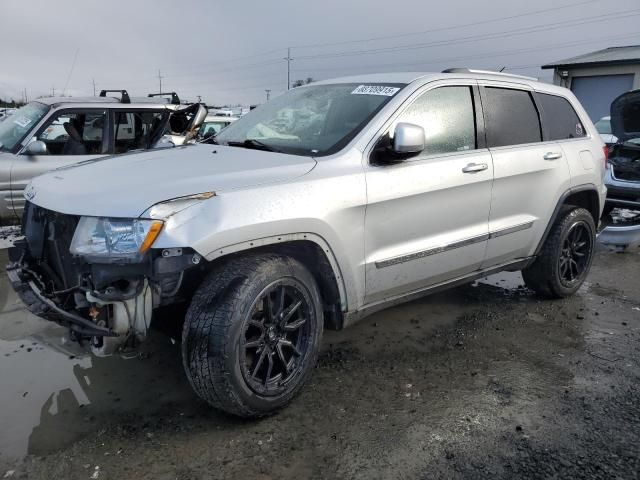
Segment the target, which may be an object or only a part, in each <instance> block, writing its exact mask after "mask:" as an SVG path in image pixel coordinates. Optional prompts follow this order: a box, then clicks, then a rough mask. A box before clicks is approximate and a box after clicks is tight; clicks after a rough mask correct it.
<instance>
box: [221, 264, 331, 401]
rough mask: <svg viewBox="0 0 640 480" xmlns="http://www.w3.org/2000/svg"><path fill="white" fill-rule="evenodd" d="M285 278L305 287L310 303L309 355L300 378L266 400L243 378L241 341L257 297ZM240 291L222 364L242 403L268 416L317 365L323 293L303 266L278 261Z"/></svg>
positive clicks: (263, 270) (245, 282) (249, 279)
mask: <svg viewBox="0 0 640 480" xmlns="http://www.w3.org/2000/svg"><path fill="white" fill-rule="evenodd" d="M286 278H293V279H295V280H297V281H298V282H299V283H300V284H302V285H301V286H302V287H304V288H305V290H306V291H305V292H304V294H305V296H307V298H308V299H309V300H310V305H309V310H310V317H311V318H309V319H308V321H310V322H311V324H312V325H311V328H310V329H309V336H310V338H309V350H308V351H307V353H306V356H305V359H304V365H303V366H302V368H301V369H300V371H299V373H298V376H297V378H293V379H291V380H290V382H289V388H287V389H286V390H285V391H284V392H283V393H281V394H279V395H275V396H264V395H260V394H258V393H256V392H255V391H254V390H253V389H251V387H250V386H249V385H248V384H247V382H246V380H245V378H244V376H243V374H242V370H241V367H240V337H241V336H242V335H243V333H244V323H245V320H246V318H247V316H248V315H249V310H250V309H251V306H252V305H253V303H254V301H255V300H256V299H257V297H258V295H259V294H260V293H261V292H262V291H263V290H264V289H265V288H266V287H267V286H268V285H270V284H272V283H273V282H275V281H278V280H282V279H286ZM238 289H239V292H238V293H239V294H240V295H239V297H240V301H238V302H236V305H235V308H234V309H233V313H232V315H231V318H230V319H229V328H228V336H229V338H228V341H227V343H226V351H225V352H224V353H223V355H224V357H223V359H222V360H223V361H224V362H225V370H226V371H227V372H229V373H230V375H229V377H228V380H229V383H230V384H231V387H232V390H233V392H234V394H235V395H236V396H237V397H238V400H239V402H240V403H242V404H243V405H245V406H246V407H248V408H249V409H250V410H252V411H258V412H264V413H269V412H272V411H274V410H276V409H278V408H280V407H282V406H283V405H285V404H286V403H288V402H289V401H290V400H291V398H293V397H294V396H295V394H296V393H297V392H298V390H299V389H300V388H301V387H302V385H303V384H304V383H305V382H306V380H307V378H308V377H309V376H310V374H311V373H312V371H313V367H314V366H315V364H316V360H317V356H318V350H319V348H320V341H321V338H322V328H323V325H322V303H321V300H320V292H319V290H318V287H317V285H316V282H315V280H314V279H313V277H312V275H311V274H310V273H309V271H308V270H307V269H306V268H305V267H304V266H303V265H301V264H300V263H298V262H297V261H295V260H293V259H290V258H276V259H274V260H273V261H270V262H267V263H264V264H262V265H261V267H260V268H259V269H257V270H256V272H255V274H254V275H253V276H252V277H250V278H246V279H245V281H243V282H242V283H241V284H240V285H239V286H238ZM210 352H212V350H210ZM221 353H222V352H221ZM220 360H221V359H220V358H216V355H213V356H212V355H210V356H209V362H218V361H220Z"/></svg>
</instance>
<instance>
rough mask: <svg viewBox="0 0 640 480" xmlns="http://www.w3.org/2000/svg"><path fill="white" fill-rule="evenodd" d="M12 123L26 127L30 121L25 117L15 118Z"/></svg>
mask: <svg viewBox="0 0 640 480" xmlns="http://www.w3.org/2000/svg"><path fill="white" fill-rule="evenodd" d="M13 123H15V124H16V125H18V126H19V127H22V128H26V127H27V125H29V124H30V123H31V119H30V118H27V117H22V118H16V119H15V120H14V121H13Z"/></svg>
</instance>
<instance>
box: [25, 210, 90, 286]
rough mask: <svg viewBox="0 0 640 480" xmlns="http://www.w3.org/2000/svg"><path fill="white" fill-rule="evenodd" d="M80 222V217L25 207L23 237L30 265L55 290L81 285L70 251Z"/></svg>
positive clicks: (76, 266)
mask: <svg viewBox="0 0 640 480" xmlns="http://www.w3.org/2000/svg"><path fill="white" fill-rule="evenodd" d="M79 220H80V217H78V216H75V215H65V214H62V213H58V212H53V211H51V210H47V209H45V208H42V207H39V206H37V205H35V204H33V203H29V202H27V204H26V205H25V210H24V216H23V220H22V233H23V234H24V236H25V239H26V241H27V247H28V251H29V257H30V261H31V263H33V264H34V268H36V269H37V270H38V271H39V273H40V274H41V275H42V277H43V278H44V279H45V280H46V283H47V286H48V287H49V288H51V289H52V290H63V289H68V288H71V287H74V286H76V285H77V284H78V278H79V269H78V265H77V263H76V261H75V260H74V258H73V257H72V255H71V254H70V253H69V247H70V246H71V240H72V239H73V234H74V232H75V229H76V226H77V225H78V222H79Z"/></svg>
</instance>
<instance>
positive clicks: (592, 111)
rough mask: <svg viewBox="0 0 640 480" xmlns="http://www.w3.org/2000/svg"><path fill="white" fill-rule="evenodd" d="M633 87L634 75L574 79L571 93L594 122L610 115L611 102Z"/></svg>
mask: <svg viewBox="0 0 640 480" xmlns="http://www.w3.org/2000/svg"><path fill="white" fill-rule="evenodd" d="M632 87H633V74H630V75H595V76H593V77H573V79H572V80H571V91H572V92H573V93H574V94H575V96H576V97H578V100H580V103H582V106H583V107H584V109H585V110H586V111H587V113H588V114H589V116H590V117H591V120H593V121H594V122H597V121H598V120H600V119H601V118H602V117H604V116H606V115H609V107H610V106H611V102H613V100H614V99H615V98H616V97H617V96H618V95H620V94H621V93H624V92H626V91H628V90H631V88H632Z"/></svg>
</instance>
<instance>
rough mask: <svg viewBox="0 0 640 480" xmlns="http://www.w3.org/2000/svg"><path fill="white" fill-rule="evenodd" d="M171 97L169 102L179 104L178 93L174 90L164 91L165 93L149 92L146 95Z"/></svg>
mask: <svg viewBox="0 0 640 480" xmlns="http://www.w3.org/2000/svg"><path fill="white" fill-rule="evenodd" d="M169 96H170V97H171V103H172V104H173V105H180V98H178V94H177V93H176V92H165V93H150V94H149V95H147V97H169Z"/></svg>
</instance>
